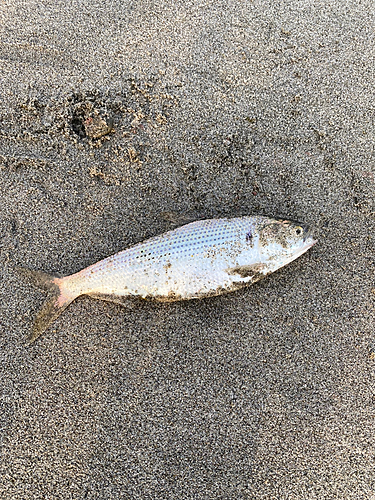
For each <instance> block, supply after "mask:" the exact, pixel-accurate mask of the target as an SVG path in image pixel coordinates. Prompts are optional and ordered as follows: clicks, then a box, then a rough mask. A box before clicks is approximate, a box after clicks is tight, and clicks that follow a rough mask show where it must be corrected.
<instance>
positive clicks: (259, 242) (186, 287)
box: [24, 216, 315, 340]
mask: <svg viewBox="0 0 375 500" xmlns="http://www.w3.org/2000/svg"><path fill="white" fill-rule="evenodd" d="M314 243H315V240H313V239H312V237H311V236H310V232H309V229H308V227H307V226H305V225H304V224H301V223H298V222H293V221H288V220H283V219H272V218H268V217H262V216H244V217H237V218H233V219H210V220H201V221H196V222H192V223H190V224H187V225H185V226H182V227H180V228H177V229H174V230H172V231H168V232H167V233H165V234H162V235H160V236H155V237H153V238H150V239H148V240H146V241H144V242H142V243H138V244H137V245H134V246H133V247H131V248H128V249H126V250H123V251H122V252H119V253H117V254H115V255H112V256H111V257H107V258H106V259H104V260H102V261H100V262H97V263H96V264H93V265H91V266H89V267H87V268H86V269H83V270H82V271H79V272H78V273H75V274H72V275H70V276H65V277H63V278H60V277H56V276H50V275H47V274H45V273H42V272H40V271H29V270H24V272H26V274H27V275H28V276H29V277H31V278H32V279H33V280H34V282H36V283H37V284H39V285H41V286H43V287H44V288H45V289H47V291H48V292H49V297H48V299H47V300H46V302H45V303H44V305H43V306H42V308H41V310H40V311H39V313H38V315H37V317H36V320H35V323H34V328H33V332H32V335H31V340H35V339H36V338H37V337H38V336H39V335H40V334H41V333H43V332H44V331H45V330H46V329H47V328H48V326H49V325H50V324H51V323H52V322H53V321H54V320H55V319H56V318H57V317H58V316H59V315H60V314H61V312H62V311H63V310H64V309H65V308H66V307H67V306H68V305H69V304H70V303H71V302H72V301H73V300H74V299H75V298H76V297H78V296H80V295H90V296H92V297H95V298H99V299H102V300H110V301H112V302H116V303H124V301H126V300H127V298H128V297H140V298H143V299H146V298H150V299H154V300H157V301H164V302H168V301H175V300H183V299H194V298H204V297H208V296H213V295H219V294H221V293H223V292H228V291H231V290H236V289H238V288H241V287H243V286H245V285H247V284H249V283H254V282H256V281H258V280H259V279H261V278H263V277H264V276H266V275H267V274H270V273H271V272H273V271H276V269H279V268H280V267H282V266H285V265H286V264H288V263H289V262H291V261H292V260H294V259H296V258H297V257H299V256H300V255H302V254H303V253H304V252H306V251H307V250H308V249H309V248H310V247H311V246H312V245H314Z"/></svg>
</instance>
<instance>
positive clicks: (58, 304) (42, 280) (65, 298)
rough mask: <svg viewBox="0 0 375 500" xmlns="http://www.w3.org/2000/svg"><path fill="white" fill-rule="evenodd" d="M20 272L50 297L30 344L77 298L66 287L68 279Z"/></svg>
mask: <svg viewBox="0 0 375 500" xmlns="http://www.w3.org/2000/svg"><path fill="white" fill-rule="evenodd" d="M18 271H19V272H20V273H21V274H22V275H23V276H25V277H26V278H27V279H28V280H29V281H31V282H32V283H33V284H34V285H35V286H37V287H38V288H41V289H43V290H47V292H48V297H47V300H46V301H45V302H44V304H43V306H42V307H41V309H40V311H39V312H38V314H37V316H36V318H35V321H34V326H33V329H32V332H31V335H30V342H34V340H36V339H37V338H38V337H39V336H40V335H42V333H44V332H45V331H46V330H47V328H48V327H49V326H50V325H51V324H52V323H53V322H54V321H55V320H56V319H57V318H58V317H59V316H60V314H61V313H62V312H63V311H64V310H65V309H66V308H67V307H68V305H69V304H70V303H71V302H73V300H74V299H75V298H76V297H77V295H76V294H73V293H71V292H70V291H69V289H68V287H67V286H66V285H67V283H66V278H59V277H57V276H51V275H49V274H46V273H43V272H41V271H31V270H29V269H18Z"/></svg>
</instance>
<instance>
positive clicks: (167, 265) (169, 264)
mask: <svg viewBox="0 0 375 500" xmlns="http://www.w3.org/2000/svg"><path fill="white" fill-rule="evenodd" d="M163 267H164V269H165V270H166V271H168V269H169V268H171V267H172V264H171V263H170V262H167V263H166V264H164V266H163Z"/></svg>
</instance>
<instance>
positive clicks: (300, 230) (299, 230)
mask: <svg viewBox="0 0 375 500" xmlns="http://www.w3.org/2000/svg"><path fill="white" fill-rule="evenodd" d="M301 233H302V227H297V229H296V234H298V235H300V234H301Z"/></svg>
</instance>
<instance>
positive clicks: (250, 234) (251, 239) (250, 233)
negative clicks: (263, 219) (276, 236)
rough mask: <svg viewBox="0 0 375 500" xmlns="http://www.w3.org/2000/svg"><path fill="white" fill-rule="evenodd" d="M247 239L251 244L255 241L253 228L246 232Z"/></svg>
mask: <svg viewBox="0 0 375 500" xmlns="http://www.w3.org/2000/svg"><path fill="white" fill-rule="evenodd" d="M246 241H247V242H248V243H249V244H250V245H251V244H252V242H253V235H252V232H251V230H250V231H249V232H248V233H247V234H246Z"/></svg>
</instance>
